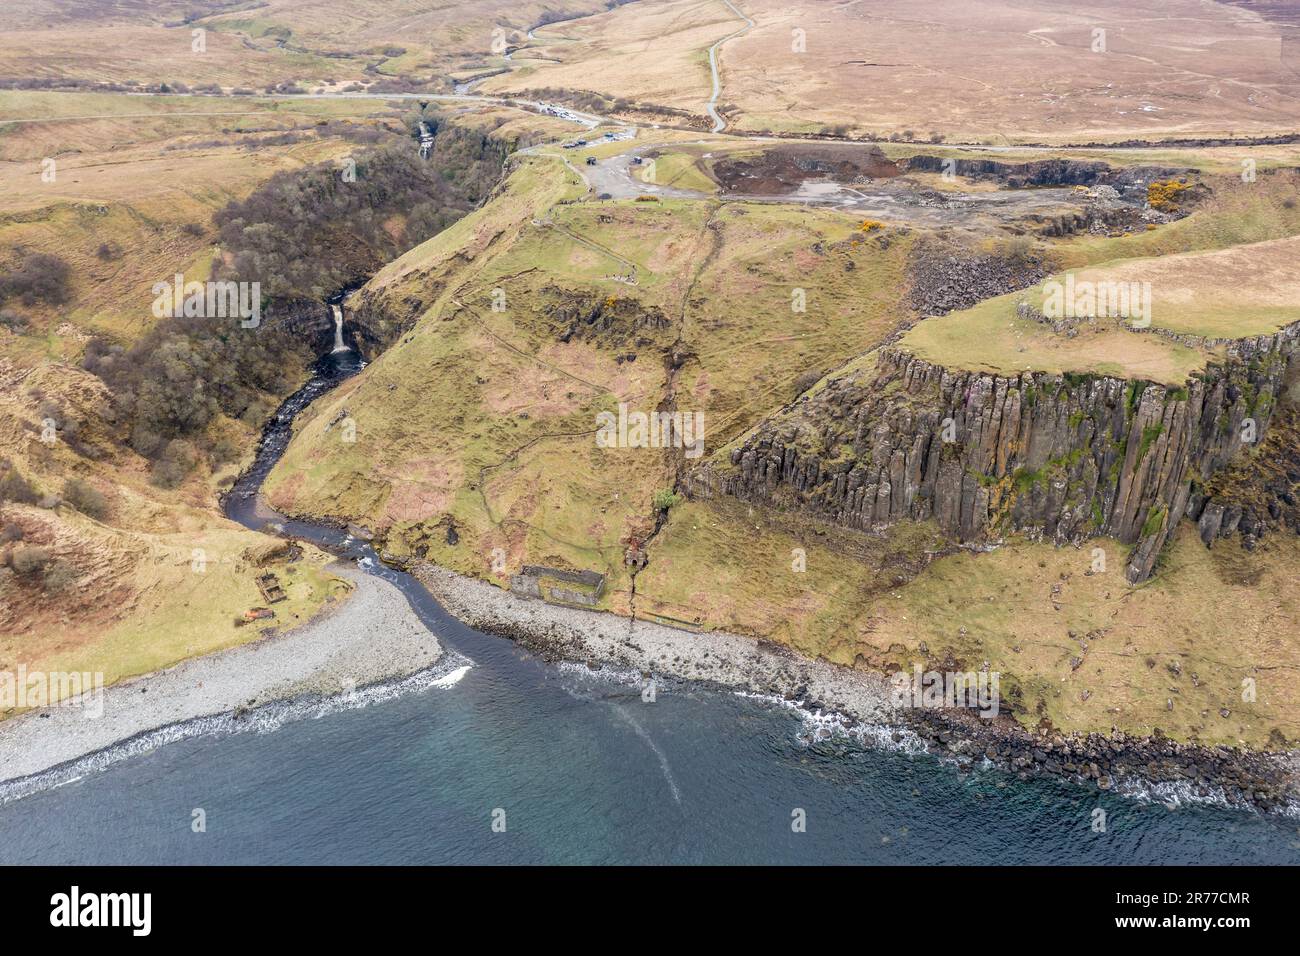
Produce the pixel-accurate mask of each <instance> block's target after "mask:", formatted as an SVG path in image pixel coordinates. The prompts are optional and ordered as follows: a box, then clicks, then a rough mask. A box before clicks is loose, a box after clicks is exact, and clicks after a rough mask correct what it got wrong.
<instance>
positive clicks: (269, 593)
mask: <svg viewBox="0 0 1300 956" xmlns="http://www.w3.org/2000/svg"><path fill="white" fill-rule="evenodd" d="M257 589H258V590H259V591H261V592H262V597H264V598H265V599H266V603H267V604H276V603H278V602H280V601H283V600H285V599H286V598H287V597H288V595H287V594H285V593H284V588H283V587H281V586H280V579H279V578H277V577H276V576H275V575H274V574H273V573H271V572H270V571H267V572H266V573H265V574H259V575H258V576H257Z"/></svg>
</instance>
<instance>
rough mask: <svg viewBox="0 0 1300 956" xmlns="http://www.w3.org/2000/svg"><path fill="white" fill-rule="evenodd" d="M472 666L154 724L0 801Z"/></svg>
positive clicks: (458, 662) (27, 782)
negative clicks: (187, 743)
mask: <svg viewBox="0 0 1300 956" xmlns="http://www.w3.org/2000/svg"><path fill="white" fill-rule="evenodd" d="M473 666H474V664H473V662H472V661H470V660H469V659H467V658H465V657H463V656H461V655H460V654H457V653H456V652H454V651H448V652H446V653H445V654H444V655H443V657H442V658H441V659H440V660H439V661H438V663H436V664H434V665H433V666H432V667H428V668H425V669H424V670H421V671H416V672H415V673H414V674H408V675H407V676H405V677H399V678H394V679H392V680H387V681H380V682H378V683H375V684H368V685H366V686H365V687H359V688H356V689H355V690H351V691H348V692H346V693H342V694H335V695H331V696H319V695H314V694H313V695H310V696H306V697H296V698H293V699H292V700H278V701H271V702H270V703H267V704H263V705H262V706H260V707H256V708H254V709H252V710H247V711H230V712H226V713H221V714H212V715H209V716H205V717H194V718H191V719H189V720H182V721H178V722H176V723H174V724H167V725H165V726H162V727H156V728H154V729H153V730H146V731H144V732H143V733H140V734H136V735H135V736H134V737H130V738H128V739H126V740H121V741H118V742H117V743H115V744H112V745H111V746H108V747H105V748H104V749H102V750H97V751H95V752H94V753H89V754H86V755H84V756H82V757H78V758H76V759H75V760H71V761H69V762H67V763H63V764H59V765H58V766H55V767H51V768H49V769H48V770H42V771H41V772H39V773H35V774H32V775H30V776H27V777H19V778H17V779H15V780H7V781H5V782H3V783H0V806H3V805H4V804H6V803H9V802H11V801H13V800H19V799H22V798H23V797H28V796H31V795H32V794H34V793H40V792H42V791H44V790H50V789H53V788H55V787H63V786H67V785H68V784H72V783H76V782H77V781H78V780H80V779H82V778H83V777H85V776H87V775H89V774H93V773H98V772H100V771H102V770H106V769H108V768H109V767H111V766H112V765H114V764H116V763H120V762H121V761H123V760H129V759H130V758H132V757H139V756H143V755H144V754H147V753H150V752H151V751H154V750H157V749H158V748H159V747H163V746H166V745H167V744H171V743H176V742H178V741H181V740H190V739H193V738H195V737H207V736H219V735H223V734H243V733H250V732H251V733H272V732H273V731H276V730H279V729H280V728H281V727H283V726H285V725H286V724H290V723H296V722H297V721H300V720H313V719H320V718H321V717H327V716H329V715H331V714H337V713H341V712H343V711H349V710H360V709H362V708H364V707H369V706H371V705H372V704H378V703H383V702H385V701H390V700H395V699H396V698H398V697H403V696H406V695H407V694H412V693H417V692H419V691H424V690H429V689H433V688H439V689H447V688H451V687H454V686H456V685H457V684H459V683H460V682H461V680H462V679H463V678H464V677H465V675H466V674H467V673H469V671H470V670H471V669H472V668H473Z"/></svg>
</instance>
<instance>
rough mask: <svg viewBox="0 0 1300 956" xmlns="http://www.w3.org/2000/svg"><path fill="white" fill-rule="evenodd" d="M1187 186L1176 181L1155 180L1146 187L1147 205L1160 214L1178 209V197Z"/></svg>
mask: <svg viewBox="0 0 1300 956" xmlns="http://www.w3.org/2000/svg"><path fill="white" fill-rule="evenodd" d="M1187 188H1188V186H1187V184H1186V183H1180V182H1179V181H1178V180H1176V179H1166V180H1156V181H1155V182H1153V183H1151V184H1150V185H1149V186H1147V205H1149V206H1150V207H1151V208H1152V209H1158V210H1160V211H1161V212H1173V211H1174V210H1175V209H1177V208H1178V197H1179V194H1180V193H1182V192H1183V191H1184V190H1185V189H1187Z"/></svg>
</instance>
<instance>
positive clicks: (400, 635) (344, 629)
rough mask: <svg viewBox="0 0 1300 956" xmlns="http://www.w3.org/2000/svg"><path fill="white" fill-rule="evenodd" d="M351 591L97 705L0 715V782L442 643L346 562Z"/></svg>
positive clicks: (400, 599) (356, 676)
mask: <svg viewBox="0 0 1300 956" xmlns="http://www.w3.org/2000/svg"><path fill="white" fill-rule="evenodd" d="M331 571H333V572H334V573H336V574H338V575H340V576H341V577H345V578H347V579H348V580H349V581H351V582H352V583H353V585H354V589H353V591H352V592H351V593H350V594H349V595H348V596H347V597H346V598H344V599H343V600H342V601H341V602H339V603H337V604H335V605H334V606H333V607H332V608H331V609H329V610H327V611H325V612H323V613H322V615H321V616H319V617H317V618H316V619H315V620H312V621H310V622H308V623H307V624H304V625H302V626H301V627H298V628H295V629H294V630H292V631H289V632H287V633H284V634H278V635H274V636H270V637H266V638H262V639H260V640H257V641H254V642H253V643H251V644H244V645H242V646H240V647H235V648H231V649H229V650H225V651H218V652H217V653H214V654H209V655H207V656H205V657H198V658H193V659H191V660H187V661H183V662H182V663H180V664H177V665H176V666H175V667H171V668H168V669H167V670H163V671H157V672H155V673H153V674H148V675H145V676H143V677H138V678H134V679H132V680H128V681H123V682H121V683H119V684H115V685H113V686H112V687H109V688H106V689H104V690H103V691H102V695H103V700H102V713H101V715H100V716H98V717H92V716H91V714H92V713H93V712H95V711H98V710H100V709H101V708H100V707H99V706H97V705H96V706H89V705H87V706H60V707H49V708H45V709H43V710H40V711H33V712H29V713H27V714H24V715H22V716H19V717H15V718H13V719H11V720H6V721H4V722H0V782H4V781H10V780H14V779H16V778H20V777H26V776H30V775H32V774H36V773H41V772H42V771H45V770H49V769H50V768H52V767H57V766H59V765H60V764H64V763H67V762H69V761H72V760H77V759H78V758H81V757H85V756H87V755H89V754H93V753H95V752H97V751H100V750H104V749H106V748H108V747H112V746H113V745H115V744H117V743H120V742H122V741H126V740H129V739H131V738H135V737H139V736H141V735H143V734H147V733H149V732H150V731H155V730H158V729H159V728H163V727H168V726H170V725H173V724H178V723H182V722H186V721H192V720H195V719H197V718H201V717H209V716H213V715H219V714H228V713H230V712H232V711H241V710H243V709H245V708H247V709H251V708H254V707H259V706H262V705H265V704H268V703H272V702H276V701H287V700H292V699H294V698H298V697H307V696H321V697H326V696H333V695H337V694H340V693H344V692H349V691H352V690H355V689H357V688H363V687H366V686H368V685H372V684H378V683H381V682H387V681H391V680H395V679H398V678H402V677H406V676H409V675H411V674H415V673H417V672H419V671H423V670H426V669H428V668H430V667H432V666H433V665H434V664H436V663H438V661H439V659H440V658H441V657H442V655H443V651H442V648H441V646H440V645H439V643H438V641H437V639H436V638H434V636H433V635H432V634H430V633H429V631H428V630H427V629H426V628H425V626H424V625H423V624H422V623H421V622H420V620H419V618H417V617H416V616H415V613H414V611H412V610H411V607H410V604H408V603H407V600H406V598H405V596H403V594H402V593H401V591H399V590H398V589H397V588H396V587H394V586H393V585H391V584H389V583H388V582H386V581H383V580H381V579H380V578H377V577H374V576H372V575H367V574H364V573H362V572H360V571H358V570H356V569H355V568H353V567H351V566H349V565H343V564H335V565H333V566H331Z"/></svg>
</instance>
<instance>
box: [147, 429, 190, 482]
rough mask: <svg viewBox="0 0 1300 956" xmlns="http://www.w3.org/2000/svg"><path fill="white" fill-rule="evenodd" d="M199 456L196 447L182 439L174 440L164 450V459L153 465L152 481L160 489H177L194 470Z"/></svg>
mask: <svg viewBox="0 0 1300 956" xmlns="http://www.w3.org/2000/svg"><path fill="white" fill-rule="evenodd" d="M198 460H199V456H198V454H197V453H196V452H195V451H194V446H193V445H191V444H190V443H189V442H187V441H182V440H181V439H179V438H177V439H173V440H172V441H170V442H168V443H167V447H166V448H164V449H163V453H162V457H161V458H159V459H158V460H157V461H155V462H154V463H153V470H152V473H151V474H150V479H151V480H152V481H153V483H154V484H155V485H157V486H158V487H160V488H175V487H176V486H177V485H179V484H180V483H181V482H182V481H184V480H185V476H186V475H188V474H189V473H190V472H191V471H193V470H194V466H195V465H197V464H198Z"/></svg>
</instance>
